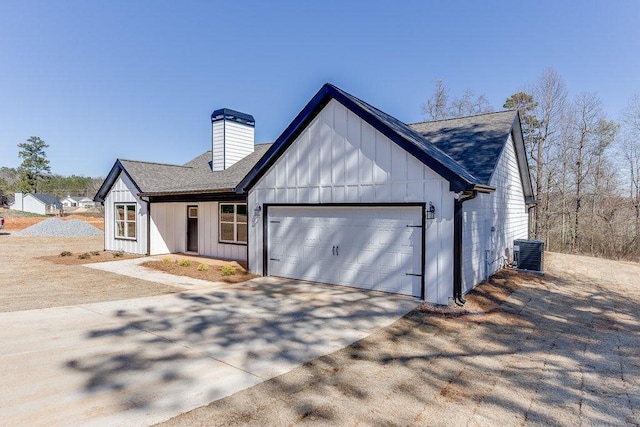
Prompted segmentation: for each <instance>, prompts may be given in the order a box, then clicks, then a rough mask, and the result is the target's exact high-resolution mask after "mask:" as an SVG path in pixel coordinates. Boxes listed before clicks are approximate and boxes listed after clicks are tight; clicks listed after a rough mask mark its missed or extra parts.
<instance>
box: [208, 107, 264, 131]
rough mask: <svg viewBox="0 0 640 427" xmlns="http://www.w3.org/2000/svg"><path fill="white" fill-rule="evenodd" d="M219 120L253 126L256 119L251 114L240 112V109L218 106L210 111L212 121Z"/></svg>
mask: <svg viewBox="0 0 640 427" xmlns="http://www.w3.org/2000/svg"><path fill="white" fill-rule="evenodd" d="M220 120H229V121H232V122H237V123H242V124H244V125H247V126H251V127H255V125H256V120H255V119H254V118H253V116H252V115H251V114H247V113H241V112H240V111H236V110H232V109H231V108H220V109H218V110H215V111H214V112H213V113H211V122H212V123H213V122H218V121H220Z"/></svg>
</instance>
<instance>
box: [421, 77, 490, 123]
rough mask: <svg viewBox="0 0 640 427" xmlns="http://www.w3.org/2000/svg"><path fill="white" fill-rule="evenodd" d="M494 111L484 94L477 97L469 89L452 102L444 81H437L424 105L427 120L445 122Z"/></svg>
mask: <svg viewBox="0 0 640 427" xmlns="http://www.w3.org/2000/svg"><path fill="white" fill-rule="evenodd" d="M492 111H493V107H492V106H491V104H490V103H489V101H488V100H487V98H486V97H485V96H484V94H480V95H476V94H475V93H474V92H473V91H472V90H471V89H467V90H466V91H465V92H464V94H463V95H462V96H461V97H459V98H454V99H452V100H450V99H449V90H448V89H447V88H446V86H445V85H444V82H443V81H442V79H437V80H436V88H435V91H434V92H433V94H432V95H431V96H430V97H429V98H428V99H427V102H425V103H424V104H422V113H423V115H424V118H425V120H443V119H449V118H455V117H464V116H471V115H474V114H482V113H489V112H492Z"/></svg>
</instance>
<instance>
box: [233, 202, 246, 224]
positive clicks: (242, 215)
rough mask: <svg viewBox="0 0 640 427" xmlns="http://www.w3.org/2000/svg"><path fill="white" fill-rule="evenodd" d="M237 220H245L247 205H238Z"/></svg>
mask: <svg viewBox="0 0 640 427" xmlns="http://www.w3.org/2000/svg"><path fill="white" fill-rule="evenodd" d="M236 221H238V222H247V205H238V217H237V219H236Z"/></svg>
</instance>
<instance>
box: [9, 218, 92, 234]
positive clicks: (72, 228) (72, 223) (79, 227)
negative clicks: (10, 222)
mask: <svg viewBox="0 0 640 427" xmlns="http://www.w3.org/2000/svg"><path fill="white" fill-rule="evenodd" d="M13 234H15V235H16V236H45V237H88V236H102V235H103V231H102V230H99V229H97V228H96V227H94V226H93V225H91V224H87V223H86V222H84V221H81V220H79V219H69V220H62V219H59V218H56V217H52V218H47V219H45V220H44V221H41V222H39V223H37V224H34V225H32V226H31V227H27V228H25V229H24V230H20V231H16V232H14V233H13Z"/></svg>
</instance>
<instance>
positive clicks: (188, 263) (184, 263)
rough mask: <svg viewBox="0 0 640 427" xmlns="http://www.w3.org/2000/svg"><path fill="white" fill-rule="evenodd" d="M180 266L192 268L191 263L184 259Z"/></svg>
mask: <svg viewBox="0 0 640 427" xmlns="http://www.w3.org/2000/svg"><path fill="white" fill-rule="evenodd" d="M178 265H179V266H180V267H190V266H191V261H189V260H188V259H183V260H181V261H180V262H179V263H178Z"/></svg>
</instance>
